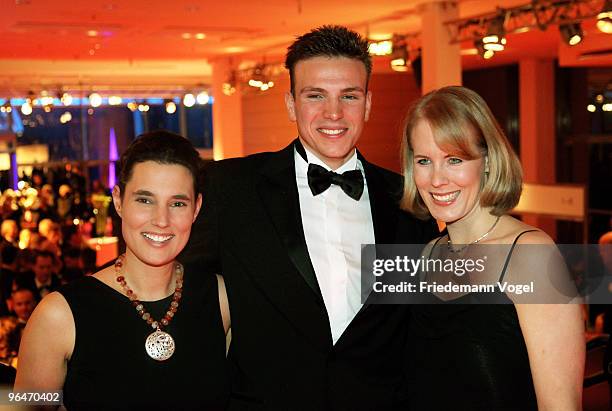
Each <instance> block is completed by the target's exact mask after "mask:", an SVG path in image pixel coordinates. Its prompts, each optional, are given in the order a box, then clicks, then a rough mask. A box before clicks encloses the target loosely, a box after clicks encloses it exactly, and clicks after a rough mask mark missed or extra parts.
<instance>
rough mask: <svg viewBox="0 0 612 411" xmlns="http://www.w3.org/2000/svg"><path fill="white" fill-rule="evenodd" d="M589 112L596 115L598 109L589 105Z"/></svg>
mask: <svg viewBox="0 0 612 411" xmlns="http://www.w3.org/2000/svg"><path fill="white" fill-rule="evenodd" d="M587 110H588V111H589V112H590V113H594V112H595V111H596V110H597V107H595V104H589V105H588V106H587Z"/></svg>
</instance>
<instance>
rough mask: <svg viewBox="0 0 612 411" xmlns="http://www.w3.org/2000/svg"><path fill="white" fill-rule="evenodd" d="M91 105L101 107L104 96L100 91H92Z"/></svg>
mask: <svg viewBox="0 0 612 411" xmlns="http://www.w3.org/2000/svg"><path fill="white" fill-rule="evenodd" d="M89 105H90V106H92V107H100V105H102V96H101V95H99V94H98V93H91V94H90V95H89Z"/></svg>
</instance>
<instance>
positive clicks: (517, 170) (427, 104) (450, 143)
mask: <svg viewBox="0 0 612 411" xmlns="http://www.w3.org/2000/svg"><path fill="white" fill-rule="evenodd" d="M402 143H403V147H402V156H403V166H404V198H403V200H402V205H403V207H404V208H405V209H406V210H408V211H410V212H412V213H414V214H415V215H417V216H421V217H422V218H430V216H433V217H434V218H435V219H437V220H438V221H442V222H444V223H446V228H447V234H445V235H443V236H441V237H439V238H438V239H436V240H435V242H432V243H433V247H431V250H430V251H429V257H431V258H436V259H441V260H445V259H448V258H455V259H457V258H466V256H467V257H469V256H470V254H469V252H470V250H472V249H474V248H475V247H483V245H484V246H491V245H496V246H497V247H489V248H486V249H485V250H486V252H485V257H484V258H485V259H487V256H493V258H489V259H488V260H486V267H487V270H486V272H487V273H491V275H492V276H491V277H492V278H490V283H492V284H500V283H503V282H504V281H506V282H508V281H510V282H513V283H520V282H521V281H523V280H524V279H525V277H524V276H528V278H527V281H536V286H535V287H536V289H535V291H534V292H536V293H538V294H537V295H539V296H540V297H541V300H539V301H537V302H538V303H537V304H535V303H533V302H534V301H533V300H531V302H532V304H524V303H521V301H524V300H521V299H520V297H522V296H517V294H513V293H511V292H503V291H501V289H500V288H499V286H497V288H496V292H495V293H492V294H491V295H486V296H485V295H482V294H483V293H474V292H472V293H466V294H465V293H461V294H460V295H455V294H450V293H448V294H443V295H439V294H431V295H430V297H431V301H432V302H437V303H439V304H437V305H424V304H420V305H418V304H417V305H415V306H414V308H413V310H412V317H411V319H410V323H409V327H410V330H411V337H410V341H411V349H410V350H409V356H410V361H409V363H408V365H407V369H408V372H409V374H410V376H411V378H410V379H409V384H408V385H407V390H408V392H407V395H408V397H409V399H410V409H411V410H417V411H420V410H428V411H429V410H431V411H437V410H450V409H453V410H470V411H476V410H482V411H490V410H516V411H519V410H520V411H527V410H538V409H539V410H554V411H562V410H564V411H565V410H567V411H570V410H571V411H577V410H580V409H581V404H582V401H581V400H582V397H581V395H582V379H583V373H584V356H585V341H584V331H585V330H584V325H583V318H582V310H581V305H580V304H570V303H566V304H561V301H560V300H554V301H552V302H559V303H551V301H545V300H544V298H545V297H547V296H550V295H553V294H554V295H556V294H557V292H558V290H556V289H555V287H554V286H553V284H554V285H563V283H561V282H560V281H559V282H557V280H563V281H568V282H569V273H568V272H567V270H566V269H564V268H565V266H564V263H563V259H562V257H561V255H560V254H559V253H558V250H557V248H556V246H555V245H554V242H553V241H552V240H551V238H550V237H549V236H548V235H546V233H544V232H542V231H540V230H538V229H535V228H534V227H531V226H529V225H527V224H525V223H523V222H521V221H519V220H517V219H515V218H513V217H511V216H510V215H508V211H509V210H511V209H512V208H514V206H516V204H517V203H518V200H519V198H520V194H521V188H522V170H521V165H520V162H519V160H518V157H517V156H516V154H515V153H514V151H513V149H512V147H511V146H510V143H509V142H508V140H507V139H506V137H505V135H504V133H503V131H502V129H501V127H500V126H499V124H498V123H497V122H496V121H495V118H494V117H493V115H492V114H491V111H490V110H489V108H488V106H487V105H486V103H485V101H484V100H483V99H482V97H480V96H479V95H478V94H476V93H475V92H473V91H472V90H470V89H467V88H465V87H444V88H441V89H439V90H435V91H432V92H430V93H428V94H427V95H425V96H423V97H421V98H420V99H419V100H418V101H416V102H415V103H414V105H413V107H412V108H411V110H410V112H409V113H408V116H407V118H406V122H405V128H404V135H403V141H402ZM440 242H441V243H440ZM438 243H440V245H439V246H438ZM476 243H478V245H476ZM541 245H546V246H547V247H543V246H541ZM471 246H473V247H471ZM500 249H501V250H504V252H503V253H501V254H500V255H501V256H502V257H501V258H495V255H494V254H492V253H493V252H494V251H496V250H500ZM481 250H482V248H481ZM492 250H493V251H492ZM547 250H552V252H547ZM464 261H465V260H464ZM551 268H552V270H551ZM564 274H567V276H565V275H564ZM428 275H430V273H424V277H423V278H424V279H425V280H427V281H429V283H430V284H431V281H432V278H430V277H428ZM433 275H434V274H432V276H433ZM461 275H462V274H456V275H454V274H453V273H450V276H451V280H453V279H455V281H457V282H458V281H461V280H456V279H457V278H459V277H460V276H461ZM554 275H558V278H556V277H553V276H554ZM485 276H486V274H484V273H482V272H481V273H479V275H478V276H477V277H476V276H475V277H473V278H468V279H467V280H466V281H468V282H470V281H472V280H473V281H483V277H485ZM468 277H469V276H468ZM564 277H566V278H564ZM461 278H464V277H461ZM433 279H434V280H435V279H437V278H433ZM521 279H523V280H521ZM455 284H456V283H455ZM532 284H533V283H532ZM571 285H572V286H574V284H571ZM543 291H546V292H543ZM573 291H574V292H575V287H574V288H573ZM549 293H551V294H549ZM449 294H450V295H449ZM574 295H575V294H574ZM493 296H497V297H498V300H497V303H496V304H491V305H487V306H483V305H482V304H483V301H484V302H486V301H487V298H492V297H493ZM562 296H563V297H567V299H566V300H565V301H567V302H569V300H570V299H571V295H570V294H562ZM445 302H448V304H445ZM547 303H548V304H547Z"/></svg>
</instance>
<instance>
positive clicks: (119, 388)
mask: <svg viewBox="0 0 612 411" xmlns="http://www.w3.org/2000/svg"><path fill="white" fill-rule="evenodd" d="M193 280H194V279H193V278H191V276H190V275H189V274H188V273H185V277H184V286H183V298H182V300H181V303H180V306H179V308H178V311H177V312H176V314H175V316H174V318H173V320H172V322H171V323H170V324H169V326H168V327H167V328H166V329H165V330H166V331H167V332H168V333H169V334H170V335H172V337H173V339H174V341H175V344H176V351H175V352H174V355H173V356H172V357H170V358H169V359H168V360H166V361H162V362H159V361H156V360H153V359H152V358H150V357H149V356H148V355H147V353H146V351H145V340H146V338H147V336H148V335H149V334H150V333H151V332H152V331H153V330H152V328H151V327H150V326H149V325H147V324H146V322H145V321H143V320H142V319H141V318H140V317H139V316H138V315H137V314H136V310H135V309H134V307H133V306H132V304H131V302H130V301H129V300H128V298H127V297H125V296H123V295H122V294H120V293H118V292H117V291H115V290H114V289H113V288H111V287H109V286H107V285H106V284H104V283H102V282H101V281H99V280H97V279H96V278H94V277H85V278H82V279H80V280H77V281H75V282H73V283H71V284H68V285H67V286H65V287H63V288H62V289H60V290H59V292H60V293H61V294H62V295H63V296H64V297H65V298H66V301H68V304H69V306H70V309H71V310H72V315H73V316H74V322H75V327H76V341H75V346H74V350H73V353H72V357H71V359H70V361H69V362H68V367H67V373H66V379H65V383H64V404H65V406H66V408H67V409H68V410H69V411H72V410H78V409H83V410H92V409H105V410H106V409H136V408H137V409H164V410H183V409H203V410H222V409H224V408H225V406H226V403H227V399H228V396H229V377H228V370H227V367H226V359H225V333H224V330H223V324H222V320H221V313H220V309H219V297H218V290H217V280H216V278H215V276H207V277H205V278H204V277H202V278H197V283H198V284H195V282H196V281H193ZM171 301H172V296H170V297H167V298H164V299H163V300H159V301H154V302H144V303H143V304H144V305H145V307H146V309H147V311H148V312H149V313H151V315H152V316H153V318H155V319H160V318H162V316H163V314H164V313H165V312H166V310H167V309H168V306H169V304H170V302H171Z"/></svg>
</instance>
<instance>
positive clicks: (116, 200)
mask: <svg viewBox="0 0 612 411" xmlns="http://www.w3.org/2000/svg"><path fill="white" fill-rule="evenodd" d="M112 195H113V205H114V206H115V210H117V214H119V217H121V190H120V189H119V186H115V187H113V194H112Z"/></svg>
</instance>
